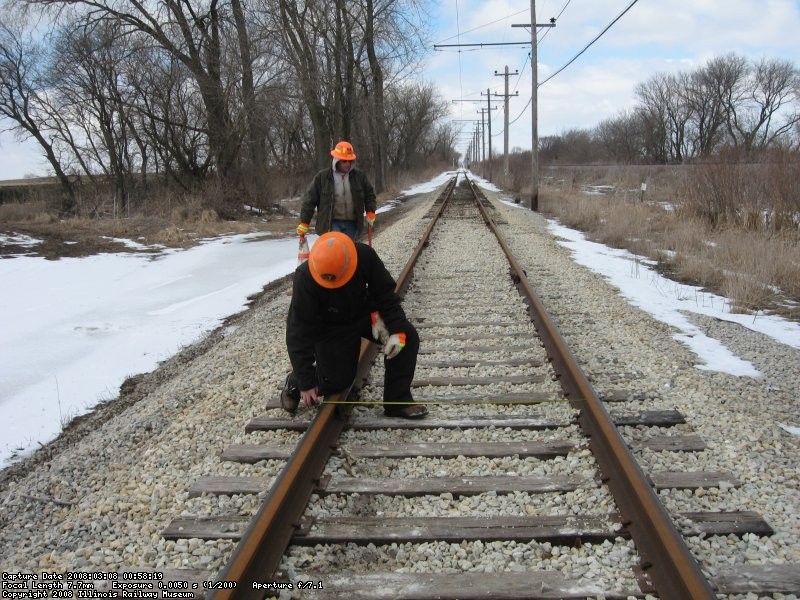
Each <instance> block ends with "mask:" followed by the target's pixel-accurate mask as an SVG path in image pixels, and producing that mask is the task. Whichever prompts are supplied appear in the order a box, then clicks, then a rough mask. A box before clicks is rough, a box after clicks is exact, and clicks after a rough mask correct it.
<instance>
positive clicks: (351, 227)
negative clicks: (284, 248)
mask: <svg viewBox="0 0 800 600" xmlns="http://www.w3.org/2000/svg"><path fill="white" fill-rule="evenodd" d="M331 156H332V157H333V164H332V165H331V168H330V169H322V170H321V171H320V172H319V173H317V174H316V175H315V176H314V179H313V181H312V182H311V185H310V186H308V190H306V194H305V196H303V205H302V207H301V208H300V225H298V226H297V235H299V236H301V237H304V236H305V235H306V234H307V233H308V228H309V223H311V217H313V216H314V211H316V212H317V224H316V227H315V230H316V232H317V233H318V234H319V235H322V234H323V233H327V232H329V231H341V232H343V233H346V234H347V235H349V236H350V237H351V238H352V239H353V240H357V239H358V237H359V236H360V235H361V232H362V230H363V226H364V225H363V221H364V219H366V221H367V224H368V225H369V226H370V227H372V225H373V224H374V223H375V207H376V205H375V190H374V188H373V187H372V184H371V183H370V181H369V179H368V178H367V176H366V174H365V173H364V171H361V170H360V169H357V168H356V167H355V166H354V163H355V160H356V153H355V152H354V151H353V146H352V144H350V142H344V141H342V142H339V143H338V144H336V147H335V148H334V149H333V150H331Z"/></svg>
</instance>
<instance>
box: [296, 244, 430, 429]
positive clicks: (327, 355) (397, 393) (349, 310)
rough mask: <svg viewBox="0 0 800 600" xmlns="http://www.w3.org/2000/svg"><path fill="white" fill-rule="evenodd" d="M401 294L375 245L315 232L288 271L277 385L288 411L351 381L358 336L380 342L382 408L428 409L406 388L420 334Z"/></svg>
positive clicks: (412, 414) (399, 413) (419, 413)
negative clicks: (282, 371)
mask: <svg viewBox="0 0 800 600" xmlns="http://www.w3.org/2000/svg"><path fill="white" fill-rule="evenodd" d="M400 302H401V301H400V296H398V295H397V294H396V293H395V281H394V279H392V276H391V275H390V274H389V271H387V270H386V267H385V266H384V264H383V262H382V261H381V259H380V257H378V254H377V253H376V252H375V250H373V249H372V248H371V247H370V246H367V245H366V244H361V243H355V242H353V240H352V239H350V237H348V236H347V235H345V234H344V233H342V232H338V231H336V232H329V233H325V234H323V235H322V236H320V237H319V238H318V239H317V241H316V242H314V246H313V247H312V248H311V252H310V254H309V257H308V260H307V261H306V262H304V263H302V264H301V265H300V266H299V267H297V270H296V271H295V274H294V287H293V291H292V301H291V304H290V306H289V315H288V318H287V321H286V348H287V350H288V352H289V359H290V360H291V363H292V372H291V373H290V374H289V376H288V377H287V378H286V384H285V385H284V388H283V390H282V391H281V396H280V400H281V406H282V407H283V408H284V409H285V410H287V411H288V412H290V413H292V414H294V413H295V412H296V411H297V409H298V407H310V406H316V405H317V404H319V403H320V402H321V397H322V396H325V395H330V394H334V393H337V392H341V391H343V390H346V389H347V388H348V387H350V385H351V384H352V383H353V380H354V379H355V376H356V368H357V366H358V356H359V351H360V348H361V338H366V339H369V340H372V341H373V342H376V343H381V344H383V352H384V354H385V357H384V367H385V373H384V384H383V402H384V407H383V412H384V414H385V415H386V416H389V417H401V418H405V419H418V418H421V417H424V416H425V415H427V414H428V410H427V408H426V407H425V406H424V405H422V404H414V403H413V397H412V395H411V381H412V380H413V379H414V371H415V370H416V366H417V352H418V350H419V336H418V335H417V330H416V329H415V328H414V326H413V325H412V324H411V322H409V320H408V319H407V318H406V314H405V312H404V311H403V307H402V305H401V304H400ZM315 363H316V365H315Z"/></svg>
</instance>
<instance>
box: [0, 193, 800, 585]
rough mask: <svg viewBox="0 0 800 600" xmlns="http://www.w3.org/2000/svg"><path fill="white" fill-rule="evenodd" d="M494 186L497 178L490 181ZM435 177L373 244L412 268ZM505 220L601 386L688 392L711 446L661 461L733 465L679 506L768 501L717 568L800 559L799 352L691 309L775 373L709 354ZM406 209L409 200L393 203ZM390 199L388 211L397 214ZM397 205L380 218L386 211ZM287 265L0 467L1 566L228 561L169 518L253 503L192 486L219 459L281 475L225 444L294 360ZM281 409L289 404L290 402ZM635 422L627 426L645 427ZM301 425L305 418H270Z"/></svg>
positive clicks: (705, 562)
mask: <svg viewBox="0 0 800 600" xmlns="http://www.w3.org/2000/svg"><path fill="white" fill-rule="evenodd" d="M486 195H487V196H488V197H490V198H493V199H494V200H496V194H493V193H492V192H488V191H487V192H486ZM435 197H436V192H433V193H431V194H426V195H422V196H418V197H415V198H412V199H409V200H408V201H406V202H405V203H404V204H402V205H401V208H400V209H398V210H397V212H395V211H390V212H389V213H384V214H386V215H391V220H393V221H394V223H392V226H391V227H386V228H385V229H380V230H379V232H378V233H377V234H376V237H375V246H376V249H377V250H378V251H379V253H380V254H381V256H382V257H383V258H384V260H385V261H386V263H387V266H388V267H389V269H390V271H391V272H392V273H393V274H395V275H397V274H398V273H399V270H400V268H401V267H402V265H403V264H404V263H405V261H406V260H407V258H408V256H409V255H410V253H411V251H412V250H413V248H414V246H415V245H416V243H417V241H418V239H419V235H420V234H421V232H422V229H423V227H424V226H425V225H426V224H427V221H426V220H424V218H423V216H424V214H425V212H426V211H427V209H428V207H429V206H430V204H431V203H432V202H433V200H434V199H435ZM495 204H496V206H497V209H498V211H499V212H500V214H501V215H502V216H504V217H505V220H506V221H507V224H505V225H502V226H501V229H502V231H503V234H504V235H505V236H506V239H507V241H508V242H509V244H510V245H511V247H512V249H513V250H514V251H515V252H516V253H517V254H518V256H519V258H520V260H521V262H522V264H523V267H524V268H525V269H526V271H527V273H528V276H529V278H530V279H531V282H532V284H533V287H534V289H536V290H537V293H538V294H539V295H540V297H541V299H542V301H543V302H544V304H545V305H546V306H547V308H548V310H549V311H550V312H551V315H552V316H553V318H554V320H555V321H556V323H557V324H558V326H559V328H560V329H561V330H562V332H563V333H564V335H565V337H566V338H567V340H568V342H569V344H570V347H571V348H572V351H573V353H574V354H575V355H576V357H577V358H578V360H579V362H580V363H581V364H582V367H583V369H584V372H585V373H586V374H587V375H588V376H589V379H590V380H591V381H592V383H593V384H594V385H595V387H596V389H597V390H598V392H599V394H600V396H601V397H603V398H606V399H615V400H623V403H622V405H621V407H623V408H625V407H630V408H632V409H633V408H636V407H638V408H640V409H643V408H647V409H678V410H680V411H681V412H682V413H683V414H684V415H685V417H686V420H687V425H686V426H683V428H684V430H685V432H694V433H697V434H699V435H700V436H702V438H703V439H704V440H705V442H706V444H707V445H708V449H707V450H705V451H703V452H700V453H692V454H691V455H689V454H687V455H685V456H684V455H678V454H676V453H655V452H650V451H642V452H639V453H638V454H637V457H638V458H639V460H641V461H642V463H643V464H644V465H645V466H646V467H647V468H652V469H657V470H677V469H688V470H720V471H729V472H731V473H733V474H734V475H735V476H736V477H737V478H738V479H739V481H740V482H741V484H742V485H741V486H740V487H738V488H734V489H728V490H714V489H709V490H702V491H698V492H694V493H690V492H685V493H684V492H668V493H662V495H661V497H662V501H664V503H665V505H666V506H667V507H668V508H669V509H670V510H671V511H683V510H753V511H757V512H760V513H761V514H762V515H763V516H764V518H765V519H766V520H767V522H768V523H769V524H770V525H771V526H772V527H773V528H774V529H775V531H776V534H775V535H774V536H772V537H771V538H768V539H767V538H757V537H755V536H751V537H747V536H746V537H745V539H738V538H718V537H713V536H712V537H710V538H707V539H699V538H698V539H696V541H693V542H692V546H691V547H692V550H693V551H694V552H695V553H696V555H698V556H700V557H701V565H702V566H703V568H704V569H706V570H707V572H708V573H709V574H714V573H715V572H716V570H717V569H719V568H722V567H723V566H725V567H730V566H731V565H730V561H731V560H732V558H731V557H732V556H734V551H735V552H736V553H741V554H736V556H739V558H737V559H735V560H741V556H747V557H748V559H747V560H748V561H751V562H752V563H754V564H756V563H758V562H760V561H763V563H773V564H778V563H781V562H785V563H800V486H798V480H799V478H798V468H799V467H798V465H800V438H798V437H796V436H792V435H791V434H789V433H787V432H785V431H783V430H782V429H780V428H779V427H778V426H777V424H776V422H777V421H781V422H785V421H786V420H791V419H793V418H796V415H797V414H798V411H797V398H798V397H799V396H800V394H799V393H798V392H800V352H798V351H797V350H794V349H792V348H789V347H787V346H784V345H782V344H778V343H776V342H773V341H772V340H770V339H769V338H767V337H765V336H762V335H759V334H757V333H754V332H752V331H749V330H746V329H745V328H743V327H740V326H738V325H735V324H731V323H725V322H721V321H717V320H714V319H709V318H701V317H695V316H693V317H692V318H693V320H694V321H695V323H696V324H697V325H698V326H699V327H700V328H702V329H703V330H704V331H706V333H707V334H708V335H711V336H714V337H717V338H718V339H719V340H720V341H722V342H723V343H725V344H726V345H727V346H728V347H729V348H730V349H731V350H732V351H733V352H735V353H737V354H738V355H739V356H741V357H742V358H745V359H747V360H750V361H751V362H753V364H754V365H755V366H756V367H757V368H758V369H759V370H761V371H762V372H763V373H764V374H765V376H764V377H763V378H761V379H749V378H740V377H734V376H731V375H726V374H721V373H713V372H708V371H701V370H699V369H697V368H695V367H694V364H695V362H696V360H695V358H694V356H693V355H692V353H691V352H690V351H689V350H688V349H687V348H686V347H684V346H683V345H681V344H680V343H679V342H678V341H676V340H675V339H673V337H672V335H673V333H674V331H673V330H672V329H671V327H669V326H667V325H665V324H663V323H660V322H658V321H655V320H654V319H652V318H651V317H649V316H648V315H646V314H645V313H643V312H642V311H640V310H638V309H636V308H634V307H631V306H629V305H628V304H627V303H626V302H625V301H624V299H623V298H621V297H620V296H619V295H618V294H617V292H616V290H615V289H613V288H612V287H610V286H609V285H608V284H607V283H606V282H605V281H604V280H603V279H602V278H601V277H600V276H599V275H596V274H594V273H592V272H590V271H588V270H587V269H585V268H583V267H580V266H578V265H576V264H575V263H573V262H572V260H571V259H570V256H569V251H568V250H566V249H564V248H563V247H561V246H559V245H558V244H557V242H556V240H555V239H554V238H553V237H552V236H551V235H550V234H549V233H548V232H547V229H546V222H545V220H544V219H543V217H542V216H541V215H539V214H536V213H531V212H528V211H524V210H521V209H516V208H513V207H510V206H507V205H504V204H501V203H499V202H495ZM392 213H394V214H392ZM382 217H383V215H382ZM388 220H389V219H384V220H383V222H384V223H386V224H387V225H388V224H389V223H388ZM288 291H289V278H284V279H282V280H279V281H276V282H273V283H272V284H270V285H269V286H267V288H265V290H264V292H263V293H262V294H260V295H259V296H258V297H257V298H254V300H253V302H252V304H251V306H250V308H249V309H248V310H246V311H244V312H243V313H240V314H239V315H236V316H235V317H232V318H231V319H230V320H229V321H228V322H227V323H226V324H225V325H224V326H222V327H220V328H219V329H217V330H216V331H214V332H213V333H212V334H210V335H209V336H207V337H206V338H205V339H204V340H202V341H201V342H199V343H198V344H195V345H194V346H192V347H190V348H187V349H185V350H184V351H183V352H182V353H181V354H179V355H177V356H175V357H173V358H172V359H170V360H168V361H166V362H165V363H164V364H163V365H162V366H161V367H160V368H159V369H158V370H156V371H154V372H153V373H150V374H146V375H142V376H139V377H137V378H135V379H134V380H133V381H131V382H130V383H129V384H128V385H127V388H126V390H123V394H122V395H121V397H120V399H119V400H115V401H112V402H109V403H107V405H106V406H103V407H102V408H101V409H100V410H98V411H95V412H96V413H97V414H93V415H90V416H88V417H86V418H85V419H84V420H82V421H81V422H79V423H76V424H74V425H73V426H72V427H71V428H70V430H68V431H67V432H66V434H65V436H62V438H63V439H62V438H59V440H57V441H56V442H54V443H53V444H52V445H50V446H48V447H45V448H43V449H42V450H41V451H40V452H38V453H37V454H36V455H34V456H33V457H32V458H30V459H28V460H26V461H23V462H22V463H20V464H18V465H16V466H14V467H12V468H11V469H9V470H6V471H4V472H3V473H2V474H0V506H2V512H0V528H2V530H3V535H2V539H0V556H1V557H3V558H2V568H3V570H4V571H23V572H32V571H40V570H51V571H52V570H58V571H64V570H108V571H121V570H124V569H128V568H131V567H149V568H178V567H186V568H200V569H207V570H209V571H211V572H216V571H217V570H219V569H220V568H221V567H222V566H224V564H225V562H226V560H227V557H228V556H229V554H230V552H231V551H232V550H233V548H234V547H235V544H233V543H232V542H200V541H199V540H189V541H185V542H177V543H176V542H171V541H170V542H167V541H165V540H163V539H162V538H161V535H160V533H161V531H162V530H163V528H164V527H166V525H167V524H168V523H169V522H170V521H171V520H172V519H173V518H174V517H175V516H178V515H180V514H223V513H231V512H233V513H238V514H242V515H246V514H251V513H252V512H253V511H254V510H255V509H256V508H257V506H258V504H259V502H260V500H261V497H262V496H260V495H255V496H230V497H199V498H189V495H188V491H187V490H188V487H189V485H190V484H191V483H192V482H193V481H194V480H195V479H197V478H198V477H201V476H208V475H223V474H224V475H251V476H273V475H276V474H277V473H278V471H279V469H280V467H281V463H280V462H278V461H265V462H262V463H258V464H256V465H238V464H232V463H224V462H222V461H220V460H219V458H218V456H219V454H220V452H221V451H222V450H223V449H224V448H225V447H227V446H229V445H231V444H237V443H247V442H252V441H253V439H252V436H245V434H244V425H245V424H246V423H247V422H248V421H249V420H250V419H251V418H252V417H253V416H256V415H259V414H263V412H264V404H265V403H266V402H267V401H268V400H269V399H271V398H272V396H273V395H274V394H277V393H278V391H279V389H280V387H281V385H282V383H283V378H284V377H285V374H286V372H287V371H288V369H289V362H288V358H287V356H286V352H285V345H284V320H285V315H286V311H287V309H288V305H289V296H288V294H287V293H288ZM276 415H277V412H276ZM638 433H639V432H638V431H636V430H635V429H632V428H631V430H624V431H623V434H624V435H626V436H628V437H631V438H634V437H636V435H638ZM261 435H262V436H263V439H267V436H270V437H269V439H270V440H272V441H277V440H279V439H282V440H286V441H291V440H293V439H296V437H297V434H294V433H291V432H274V433H268V432H263V433H262V434H261Z"/></svg>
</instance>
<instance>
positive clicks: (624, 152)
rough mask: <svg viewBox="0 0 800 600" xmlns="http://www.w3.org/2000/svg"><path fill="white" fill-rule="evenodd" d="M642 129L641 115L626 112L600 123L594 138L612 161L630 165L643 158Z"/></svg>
mask: <svg viewBox="0 0 800 600" xmlns="http://www.w3.org/2000/svg"><path fill="white" fill-rule="evenodd" d="M642 129H643V128H642V122H641V115H640V114H638V113H637V112H635V111H627V112H623V113H621V114H619V115H618V116H616V117H612V118H610V119H606V120H605V121H602V122H601V123H600V124H599V125H598V126H597V128H596V129H595V132H594V136H595V138H596V139H597V140H598V142H600V143H601V144H602V145H603V146H604V147H605V149H606V151H607V152H608V154H609V156H610V157H611V158H612V159H614V160H616V161H618V162H621V163H628V164H632V163H637V162H639V161H641V160H642V159H643V158H644V157H643V152H644V150H643V148H644V140H643V138H642Z"/></svg>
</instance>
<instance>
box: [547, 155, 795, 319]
mask: <svg viewBox="0 0 800 600" xmlns="http://www.w3.org/2000/svg"><path fill="white" fill-rule="evenodd" d="M598 169H599V168H598V167H593V168H591V169H589V168H584V169H573V170H572V171H571V173H558V174H557V175H558V176H557V177H553V178H552V179H550V180H548V181H546V182H545V184H544V185H543V186H542V187H541V188H540V209H541V210H542V212H544V213H547V214H549V215H552V216H554V217H556V218H558V219H559V220H560V221H561V222H562V223H564V224H565V225H567V226H570V227H573V228H576V229H580V230H582V231H584V232H586V233H587V234H588V236H589V237H590V238H591V239H593V240H595V241H598V242H602V243H605V244H608V245H610V246H614V247H619V248H626V249H628V250H630V251H631V252H634V253H636V254H640V255H643V256H646V257H648V258H651V259H654V260H657V261H659V265H660V268H661V269H662V270H663V271H664V272H666V273H667V274H669V275H670V276H672V277H674V278H677V279H679V280H681V281H683V282H685V283H691V284H694V285H699V286H702V287H704V288H706V289H707V290H709V291H712V292H715V293H718V294H720V295H724V296H726V297H728V298H729V299H730V300H731V309H732V310H734V311H738V312H755V311H770V312H775V313H779V314H782V315H785V316H788V317H791V318H794V319H800V308H798V306H800V230H799V229H798V227H797V225H796V219H797V214H798V212H797V211H795V212H793V213H791V214H792V215H793V218H794V219H795V220H794V221H792V223H795V224H794V225H792V226H786V224H785V221H784V226H783V227H781V228H779V229H776V228H774V227H766V226H758V227H755V226H753V222H752V218H753V217H752V215H751V216H750V217H746V215H747V214H749V213H752V212H754V211H755V209H754V208H753V206H755V204H750V203H749V201H748V202H744V203H740V208H739V209H738V210H737V211H733V212H729V213H727V215H732V214H734V213H735V214H737V215H745V218H739V217H737V218H731V217H729V216H724V217H722V218H718V219H713V220H712V219H708V218H705V217H703V216H701V215H698V214H697V212H696V211H695V210H693V209H692V208H691V207H687V202H688V203H691V201H687V200H686V198H687V195H690V194H691V193H692V191H691V190H688V191H687V188H686V182H687V181H688V180H689V179H690V178H691V177H692V174H691V170H692V168H691V167H690V168H684V169H681V168H679V167H670V168H668V169H667V168H663V170H662V171H659V172H654V171H653V170H652V169H649V170H648V173H647V174H646V175H647V176H649V177H651V179H649V181H653V182H657V183H655V184H651V183H648V186H647V192H646V194H645V201H644V202H642V201H640V197H639V198H637V197H636V196H635V195H634V194H632V193H630V192H626V191H625V190H630V189H631V188H632V187H633V186H632V185H631V184H632V182H633V181H636V179H637V177H635V175H633V176H632V175H630V173H628V172H626V171H625V170H624V169H616V168H615V169H609V171H608V173H607V177H606V179H603V178H602V177H601V176H600V173H599V172H598ZM628 169H629V170H630V171H631V172H633V171H635V168H632V167H629V168H628ZM707 174H708V172H706V175H707ZM584 175H586V176H587V180H584V179H583V176H584ZM644 176H645V175H643V174H641V173H640V174H639V177H638V179H639V181H642V179H643V178H644ZM753 179H754V177H753V173H752V171H751V172H750V173H749V175H747V176H745V175H741V176H737V177H736V178H734V179H731V180H729V181H728V188H729V189H730V190H737V191H736V192H735V193H743V190H745V189H752V186H753V185H754V184H753ZM748 180H749V181H748ZM564 181H569V182H570V183H569V185H568V186H565V184H564ZM587 184H591V185H600V184H602V185H610V186H613V191H612V192H611V193H609V194H607V195H588V194H587V193H586V191H585V186H586V185H587ZM784 185H786V183H785V182H784ZM637 187H638V186H637ZM786 187H789V186H788V185H786ZM653 188H655V189H653ZM651 192H652V193H651ZM729 193H730V194H734V191H730V192H729ZM781 204H785V201H784V200H781ZM742 205H743V206H744V208H742ZM759 206H760V207H761V208H762V209H763V207H764V206H765V203H764V201H763V196H762V200H761V201H760V204H759ZM784 219H786V217H784Z"/></svg>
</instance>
